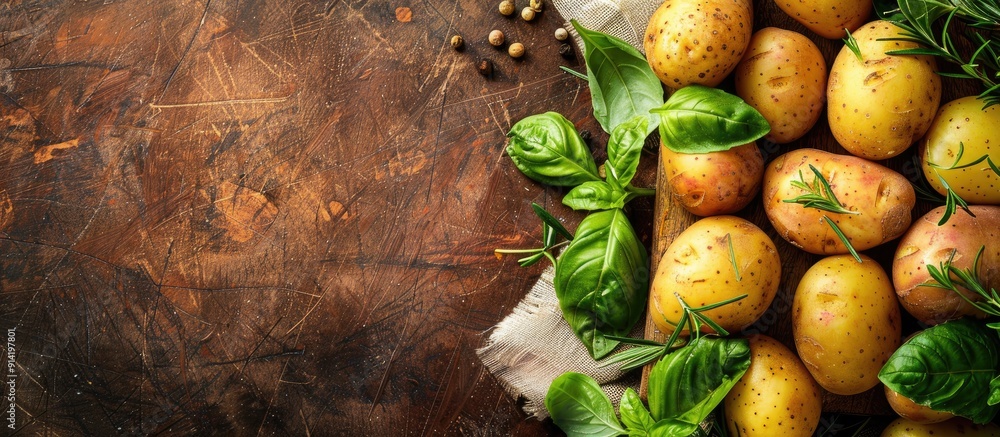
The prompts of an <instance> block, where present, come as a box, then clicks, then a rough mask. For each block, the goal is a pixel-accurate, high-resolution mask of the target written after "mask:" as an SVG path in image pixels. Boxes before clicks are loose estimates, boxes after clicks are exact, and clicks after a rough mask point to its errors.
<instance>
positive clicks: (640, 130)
mask: <svg viewBox="0 0 1000 437" xmlns="http://www.w3.org/2000/svg"><path fill="white" fill-rule="evenodd" d="M648 122H649V120H647V119H645V118H644V117H641V116H636V117H633V118H632V119H630V120H628V121H626V122H624V123H622V124H619V125H618V127H616V128H615V129H614V130H613V131H612V132H611V138H610V139H609V140H608V161H607V162H606V163H605V164H604V172H605V173H606V174H607V177H606V178H605V180H603V181H587V182H584V183H582V184H580V185H578V186H576V187H575V188H573V189H572V190H570V192H568V193H566V196H564V197H563V204H564V205H566V206H568V207H570V208H573V209H575V210H586V211H597V210H602V209H613V208H623V207H624V206H625V204H626V203H628V202H629V201H631V200H632V199H634V198H636V197H639V196H649V195H653V194H654V193H655V192H654V191H653V190H650V189H645V188H636V187H633V186H632V184H631V182H632V178H633V177H634V176H635V171H636V169H637V168H638V167H639V156H640V155H641V154H642V145H643V143H644V142H645V139H646V125H647V124H648Z"/></svg>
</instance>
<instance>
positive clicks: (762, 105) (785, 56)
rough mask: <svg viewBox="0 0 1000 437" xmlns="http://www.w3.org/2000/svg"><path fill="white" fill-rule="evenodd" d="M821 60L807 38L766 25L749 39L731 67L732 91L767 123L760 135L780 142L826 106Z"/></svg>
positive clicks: (797, 133) (805, 128) (802, 128)
mask: <svg viewBox="0 0 1000 437" xmlns="http://www.w3.org/2000/svg"><path fill="white" fill-rule="evenodd" d="M826 77H827V73H826V61H825V60H824V59H823V53H821V52H820V51H819V47H816V44H814V43H813V42H812V41H811V40H810V39H809V38H806V37H805V36H804V35H802V34H800V33H797V32H793V31H791V30H784V29H779V28H777V27H766V28H763V29H761V30H758V31H757V32H756V33H754V34H753V37H752V38H751V39H750V45H749V47H747V51H746V53H745V54H744V55H743V60H741V61H740V63H739V65H737V66H736V73H735V82H736V95H738V96H740V97H742V98H743V100H745V101H746V102H747V103H748V104H749V105H750V106H753V107H754V108H755V109H757V111H758V112H760V113H761V115H763V116H764V118H765V119H766V120H767V122H768V123H769V124H770V125H771V132H769V133H768V134H767V135H766V136H765V137H764V138H766V139H768V140H770V141H773V142H775V143H778V144H785V143H790V142H792V141H795V140H797V139H799V138H801V137H802V136H803V135H805V134H806V132H809V129H812V127H813V125H815V124H816V122H817V121H819V117H820V115H821V114H822V113H823V108H824V107H825V105H826Z"/></svg>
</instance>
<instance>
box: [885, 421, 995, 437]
mask: <svg viewBox="0 0 1000 437" xmlns="http://www.w3.org/2000/svg"><path fill="white" fill-rule="evenodd" d="M938 436H949V437H953V436H961V437H1000V427H998V426H997V425H996V424H993V423H989V424H986V425H976V424H974V423H972V422H971V421H969V420H968V419H965V418H962V417H956V418H954V419H951V420H948V421H944V422H940V423H931V424H919V423H916V422H913V421H910V420H906V419H904V418H902V417H901V418H899V419H896V420H894V421H892V423H890V424H889V426H887V427H886V428H885V429H884V430H882V437H938Z"/></svg>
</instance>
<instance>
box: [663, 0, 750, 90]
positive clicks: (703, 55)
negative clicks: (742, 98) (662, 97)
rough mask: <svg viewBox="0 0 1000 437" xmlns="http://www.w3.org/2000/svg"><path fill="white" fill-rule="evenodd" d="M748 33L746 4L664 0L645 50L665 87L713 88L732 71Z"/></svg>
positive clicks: (725, 0) (740, 0)
mask: <svg viewBox="0 0 1000 437" xmlns="http://www.w3.org/2000/svg"><path fill="white" fill-rule="evenodd" d="M752 32H753V3H752V2H751V1H750V0H666V1H664V2H663V3H662V4H661V5H660V7H659V8H657V9H656V11H655V12H653V15H652V16H651V17H650V18H649V24H648V25H647V27H646V33H645V35H644V37H643V47H644V49H645V51H646V60H647V61H648V62H649V66H650V67H651V68H652V69H653V72H654V73H656V76H657V77H659V78H660V81H661V82H663V84H664V85H666V86H667V87H670V88H672V89H675V90H676V89H680V88H683V87H685V86H687V85H691V84H701V85H705V86H710V87H714V86H716V85H718V84H719V83H721V82H722V80H723V79H725V78H726V76H728V75H729V73H732V71H733V69H735V68H736V64H737V63H738V62H739V61H740V58H741V57H743V51H744V50H746V47H747V43H749V42H750V35H751V34H752Z"/></svg>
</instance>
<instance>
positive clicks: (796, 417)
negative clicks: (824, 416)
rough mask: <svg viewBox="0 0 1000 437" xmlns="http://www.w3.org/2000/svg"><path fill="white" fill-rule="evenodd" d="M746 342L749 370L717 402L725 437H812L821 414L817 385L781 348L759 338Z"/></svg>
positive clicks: (758, 336) (780, 345)
mask: <svg viewBox="0 0 1000 437" xmlns="http://www.w3.org/2000/svg"><path fill="white" fill-rule="evenodd" d="M747 339H748V340H749V342H750V368H749V369H747V371H746V373H744V374H743V377H742V378H740V380H739V382H737V383H736V385H735V386H733V388H732V390H730V391H729V393H728V394H727V395H726V398H725V400H724V401H723V402H724V407H725V411H726V427H727V428H729V435H733V436H736V435H739V436H743V437H752V436H773V435H779V434H780V435H782V436H785V437H795V436H803V437H808V436H811V435H813V432H815V431H816V428H817V427H818V426H819V419H820V413H822V410H823V398H822V396H821V394H820V387H819V384H817V383H816V381H815V380H814V379H813V377H812V375H810V374H809V371H808V370H806V367H805V365H803V364H802V361H801V360H799V357H798V356H796V355H795V353H794V352H792V351H791V350H789V349H788V348H787V347H786V346H785V345H783V344H781V343H780V342H778V341H777V340H775V339H773V338H771V337H768V336H766V335H760V334H758V335H753V336H750V337H748V338H747Z"/></svg>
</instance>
